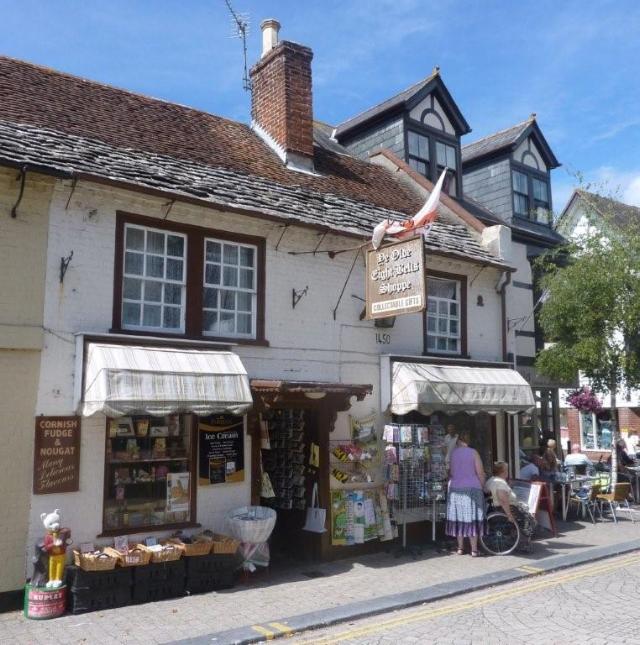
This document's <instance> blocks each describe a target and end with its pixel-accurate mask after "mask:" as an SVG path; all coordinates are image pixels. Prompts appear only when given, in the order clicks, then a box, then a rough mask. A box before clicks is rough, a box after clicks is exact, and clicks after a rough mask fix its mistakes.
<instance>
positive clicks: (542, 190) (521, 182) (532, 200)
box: [511, 166, 551, 224]
mask: <svg viewBox="0 0 640 645" xmlns="http://www.w3.org/2000/svg"><path fill="white" fill-rule="evenodd" d="M519 167H521V166H519ZM523 170H524V168H523ZM523 170H512V175H511V184H512V188H513V212H514V214H515V215H518V216H519V217H526V218H527V219H531V220H534V221H537V222H541V223H544V224H548V223H549V210H550V207H551V204H550V202H549V183H548V181H547V180H545V179H542V178H541V177H540V176H538V177H536V176H534V175H533V172H530V173H529V172H523ZM538 174H539V173H538Z"/></svg>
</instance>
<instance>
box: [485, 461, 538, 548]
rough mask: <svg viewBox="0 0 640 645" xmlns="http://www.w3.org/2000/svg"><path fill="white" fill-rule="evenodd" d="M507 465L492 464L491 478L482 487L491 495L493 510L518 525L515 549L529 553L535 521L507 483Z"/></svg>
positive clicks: (502, 463) (500, 463) (501, 463)
mask: <svg viewBox="0 0 640 645" xmlns="http://www.w3.org/2000/svg"><path fill="white" fill-rule="evenodd" d="M508 474H509V464H507V463H506V462H504V461H496V462H495V463H494V464H493V477H490V478H489V479H488V480H487V482H486V484H485V487H484V490H485V492H486V493H488V494H489V495H491V505H492V507H493V510H495V511H500V510H502V511H503V512H504V514H505V515H506V516H507V518H508V519H509V521H510V522H513V523H514V524H517V525H518V528H519V529H520V538H519V542H518V545H517V547H516V548H517V549H519V550H525V551H530V550H531V538H532V537H533V534H534V533H535V530H536V520H535V517H534V516H533V515H531V513H529V507H528V506H527V505H526V504H525V503H524V502H521V501H519V500H518V498H517V497H516V494H515V493H514V492H513V490H511V486H509V484H508V483H507V477H508Z"/></svg>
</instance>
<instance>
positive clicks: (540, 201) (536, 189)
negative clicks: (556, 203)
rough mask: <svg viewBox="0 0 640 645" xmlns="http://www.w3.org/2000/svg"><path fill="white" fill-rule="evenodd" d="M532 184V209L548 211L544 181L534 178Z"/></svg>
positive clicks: (547, 196)
mask: <svg viewBox="0 0 640 645" xmlns="http://www.w3.org/2000/svg"><path fill="white" fill-rule="evenodd" d="M532 182H533V207H534V208H535V209H538V208H542V209H544V210H547V211H548V210H549V189H548V186H547V182H546V181H541V180H540V179H536V178H535V177H534V178H533V179H532Z"/></svg>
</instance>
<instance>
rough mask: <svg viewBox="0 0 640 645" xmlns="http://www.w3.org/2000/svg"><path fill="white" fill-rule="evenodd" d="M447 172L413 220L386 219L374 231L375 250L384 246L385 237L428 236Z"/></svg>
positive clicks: (372, 240) (442, 175) (372, 241)
mask: <svg viewBox="0 0 640 645" xmlns="http://www.w3.org/2000/svg"><path fill="white" fill-rule="evenodd" d="M447 170H448V168H445V169H444V170H443V171H442V174H441V175H440V178H439V179H438V181H437V182H436V185H435V186H434V187H433V190H432V191H431V195H429V199H427V201H426V203H425V205H424V206H423V207H422V208H421V209H420V210H419V211H418V212H417V213H416V214H415V215H414V216H413V217H412V218H411V219H407V220H404V222H394V221H392V220H389V219H386V220H383V221H382V222H380V224H378V225H377V226H376V227H375V228H374V229H373V237H372V239H371V243H372V244H373V248H374V249H377V248H378V247H379V246H380V244H382V240H383V239H384V237H385V235H390V236H392V237H397V238H400V239H402V238H403V237H407V236H408V235H415V234H416V233H418V232H419V231H422V234H423V235H426V233H427V232H428V226H429V225H430V224H431V223H432V222H434V221H435V220H436V218H437V217H438V205H439V204H440V192H441V191H442V184H443V183H444V178H445V176H446V174H447Z"/></svg>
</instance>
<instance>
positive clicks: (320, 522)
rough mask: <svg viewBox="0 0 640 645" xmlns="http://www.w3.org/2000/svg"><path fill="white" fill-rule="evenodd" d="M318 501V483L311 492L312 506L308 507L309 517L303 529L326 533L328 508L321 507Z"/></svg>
mask: <svg viewBox="0 0 640 645" xmlns="http://www.w3.org/2000/svg"><path fill="white" fill-rule="evenodd" d="M319 504H320V502H319V501H318V484H314V485H313V492H312V493H311V506H309V507H308V508H307V517H306V521H305V523H304V526H303V527H302V530H303V531H311V533H324V532H325V531H326V530H327V529H325V528H324V523H325V520H326V519H327V509H326V508H320V506H319Z"/></svg>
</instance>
